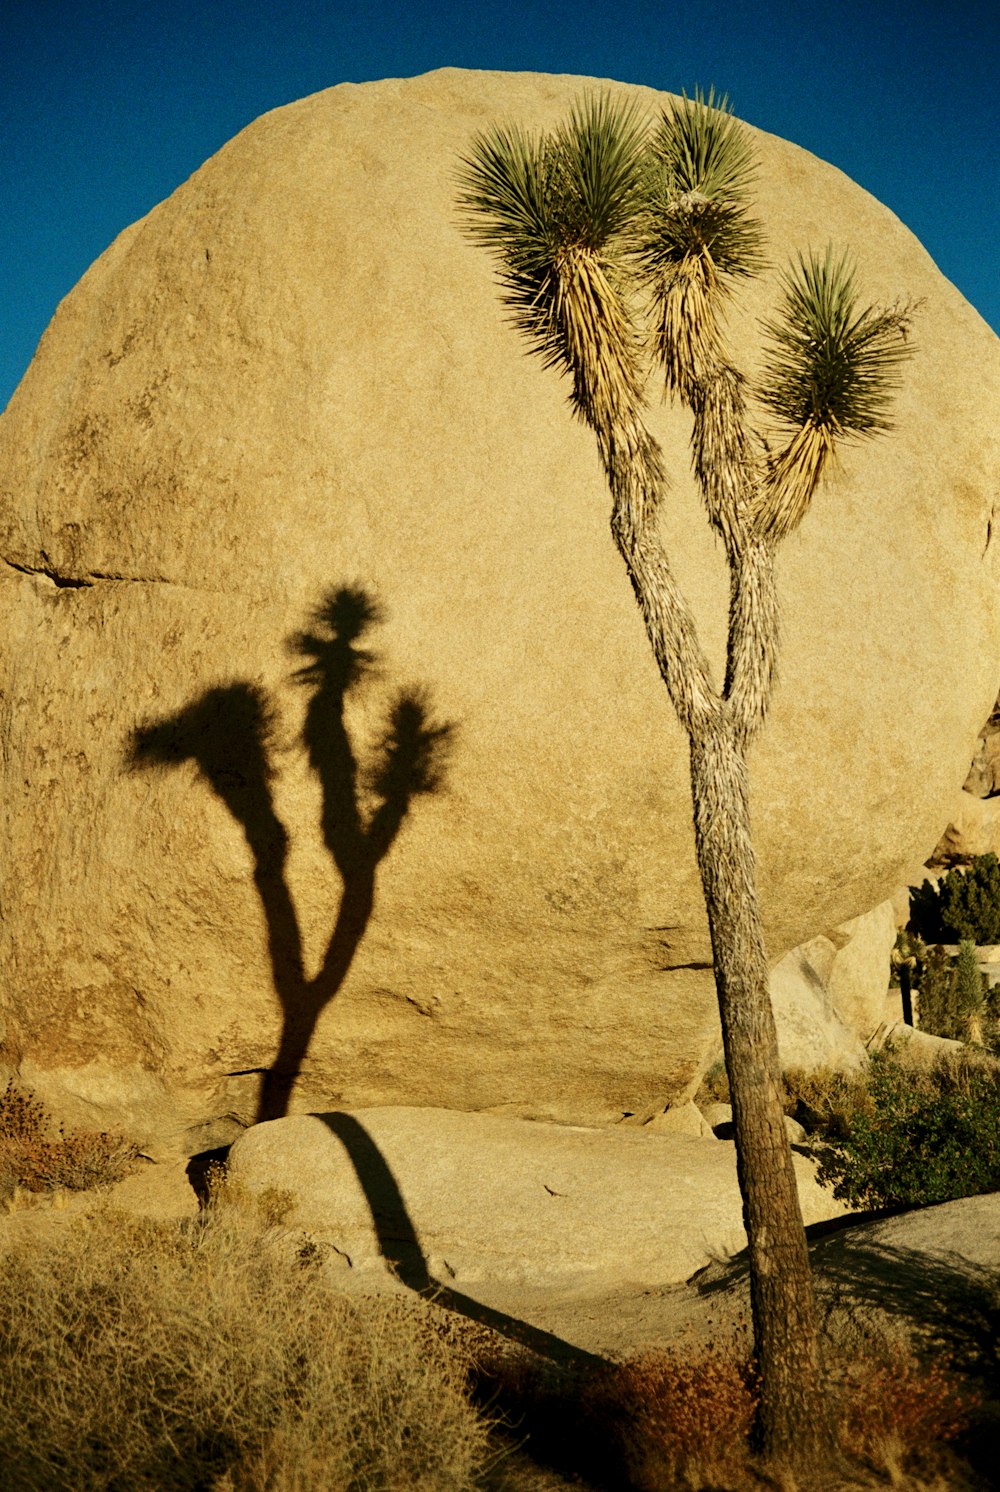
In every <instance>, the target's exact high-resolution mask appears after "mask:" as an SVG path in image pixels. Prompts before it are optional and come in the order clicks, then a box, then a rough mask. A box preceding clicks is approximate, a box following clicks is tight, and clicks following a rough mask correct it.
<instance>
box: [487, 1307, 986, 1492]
mask: <svg viewBox="0 0 1000 1492" xmlns="http://www.w3.org/2000/svg"><path fill="white" fill-rule="evenodd" d="M465 1335H466V1347H467V1350H469V1352H470V1354H471V1357H472V1359H473V1361H474V1365H475V1373H476V1374H477V1375H478V1378H479V1381H480V1384H481V1388H482V1390H483V1391H485V1394H486V1397H487V1398H488V1400H489V1402H491V1403H492V1404H493V1405H494V1406H495V1407H496V1408H498V1409H499V1410H501V1411H502V1412H503V1413H504V1414H505V1416H506V1418H507V1420H508V1422H509V1423H510V1424H512V1425H514V1426H515V1427H516V1428H517V1429H518V1430H519V1431H520V1433H521V1434H522V1435H523V1437H524V1438H525V1440H526V1443H527V1446H528V1449H529V1450H530V1451H531V1452H532V1453H533V1454H534V1455H535V1456H536V1458H537V1459H539V1460H541V1461H543V1462H549V1463H551V1464H553V1465H555V1466H556V1467H558V1469H559V1470H560V1471H561V1472H562V1473H563V1474H565V1475H570V1476H571V1475H573V1474H574V1473H576V1474H579V1473H582V1474H584V1475H585V1476H586V1477H587V1483H586V1485H588V1486H590V1485H593V1486H595V1487H601V1488H615V1489H616V1492H723V1489H725V1492H762V1489H764V1488H769V1489H772V1492H776V1489H780V1492H861V1489H866V1492H867V1489H876V1488H886V1487H893V1488H898V1489H904V1488H905V1489H908V1492H944V1489H945V1488H952V1489H960V1488H967V1489H973V1488H975V1487H977V1486H980V1485H981V1483H977V1481H976V1478H975V1476H974V1474H973V1473H972V1472H971V1471H970V1469H969V1468H968V1467H967V1466H966V1465H965V1463H964V1462H963V1461H962V1460H961V1458H960V1457H959V1456H958V1455H956V1454H955V1453H954V1451H953V1449H952V1444H953V1442H954V1441H955V1440H956V1439H957V1438H959V1437H960V1436H961V1435H962V1434H963V1432H964V1431H965V1430H966V1429H967V1427H968V1426H969V1424H970V1421H971V1420H973V1419H974V1417H975V1415H976V1412H977V1410H978V1407H979V1404H978V1401H977V1399H976V1398H975V1397H974V1396H970V1395H969V1394H968V1393H967V1392H966V1391H965V1390H964V1389H963V1387H962V1385H961V1381H960V1380H959V1379H958V1378H957V1377H956V1376H954V1375H953V1374H952V1373H951V1372H950V1370H949V1369H948V1367H947V1365H946V1364H943V1363H932V1364H924V1363H921V1362H919V1361H918V1360H917V1359H916V1358H914V1357H913V1356H912V1355H910V1354H909V1352H907V1351H906V1350H905V1349H904V1348H902V1347H900V1346H898V1345H895V1344H894V1345H887V1346H884V1347H882V1346H879V1347H878V1348H877V1349H876V1348H875V1347H871V1348H870V1350H869V1353H868V1355H866V1356H865V1357H864V1358H863V1359H860V1360H858V1359H854V1358H851V1359H849V1360H844V1361H838V1362H834V1363H832V1364H831V1368H832V1373H831V1380H830V1381H831V1384H834V1385H835V1387H834V1389H833V1392H834V1395H835V1398H834V1405H835V1412H836V1414H837V1419H838V1424H839V1432H840V1443H841V1446H842V1448H843V1453H844V1459H843V1464H842V1466H841V1467H839V1468H837V1469H834V1468H832V1467H824V1468H821V1469H820V1471H819V1473H818V1475H817V1476H816V1477H815V1478H814V1479H812V1480H810V1479H808V1478H802V1477H801V1476H800V1477H798V1478H791V1477H790V1476H788V1475H787V1474H782V1473H780V1472H775V1470H774V1469H773V1468H768V1467H767V1466H765V1465H763V1464H762V1463H761V1462H760V1460H759V1459H758V1458H757V1457H756V1456H755V1454H754V1453H753V1451H752V1448H751V1445H750V1431H751V1427H752V1424H753V1418H754V1411H755V1406H756V1398H755V1388H754V1377H753V1372H752V1369H751V1365H750V1356H749V1350H748V1344H747V1342H746V1339H745V1338H744V1337H742V1336H741V1337H738V1338H737V1339H734V1340H733V1341H732V1342H730V1343H726V1344H723V1345H721V1346H720V1345H713V1346H710V1347H708V1348H704V1347H697V1346H693V1345H687V1346H684V1347H678V1348H676V1349H673V1350H667V1351H663V1350H655V1351H646V1352H642V1353H639V1354H636V1355H635V1356H633V1357H628V1358H622V1359H620V1360H617V1361H612V1362H608V1363H606V1364H604V1365H602V1366H600V1367H598V1368H597V1369H594V1368H593V1367H592V1366H586V1365H581V1364H579V1363H577V1364H573V1363H571V1362H567V1363H565V1364H563V1365H562V1366H556V1365H553V1364H552V1363H549V1362H544V1361H542V1360H541V1359H538V1358H536V1357H533V1356H532V1354H530V1353H528V1352H526V1351H524V1350H522V1349H518V1348H516V1347H512V1346H511V1345H510V1343H504V1342H502V1341H500V1340H497V1339H493V1340H492V1341H491V1340H490V1334H489V1333H483V1332H482V1331H481V1330H480V1331H478V1332H477V1331H476V1330H475V1329H473V1332H472V1333H471V1334H468V1333H466V1334H465Z"/></svg>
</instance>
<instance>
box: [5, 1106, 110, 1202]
mask: <svg viewBox="0 0 1000 1492" xmlns="http://www.w3.org/2000/svg"><path fill="white" fill-rule="evenodd" d="M137 1157H138V1150H137V1148H136V1146H135V1145H133V1144H132V1142H131V1141H130V1140H128V1139H127V1138H126V1136H125V1135H121V1134H117V1133H113V1132H104V1133H101V1134H96V1133H92V1132H89V1131H71V1132H70V1133H68V1134H67V1133H65V1132H64V1131H63V1129H62V1128H61V1127H59V1128H56V1127H55V1126H54V1125H53V1124H52V1121H51V1120H50V1118H49V1115H48V1114H47V1112H46V1110H45V1108H44V1106H43V1105H42V1104H41V1103H39V1101H38V1100H37V1099H36V1098H34V1097H32V1095H31V1094H30V1093H22V1092H21V1091H20V1090H19V1089H17V1088H15V1087H14V1086H13V1085H12V1084H9V1085H8V1086H7V1088H6V1089H5V1090H4V1092H3V1093H0V1191H2V1192H4V1193H6V1194H7V1195H10V1194H11V1193H13V1191H14V1190H15V1188H17V1187H23V1188H24V1190H25V1191H29V1192H46V1191H56V1190H58V1189H59V1188H60V1187H65V1188H66V1189H67V1190H69V1191H88V1190H89V1189H90V1188H92V1187H98V1186H110V1185H113V1183H114V1182H116V1181H121V1180H122V1178H123V1177H125V1176H127V1175H129V1173H130V1172H131V1171H132V1170H133V1169H134V1167H135V1163H136V1160H137Z"/></svg>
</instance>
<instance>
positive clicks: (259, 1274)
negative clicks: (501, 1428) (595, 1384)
mask: <svg viewBox="0 0 1000 1492" xmlns="http://www.w3.org/2000/svg"><path fill="white" fill-rule="evenodd" d="M289 1245H290V1235H289V1234H287V1233H286V1232H284V1230H281V1229H276V1228H274V1227H268V1226H267V1225H266V1223H265V1222H264V1221H263V1220H258V1221H256V1222H255V1221H254V1220H253V1219H252V1218H251V1219H248V1216H247V1214H246V1212H245V1210H244V1209H242V1208H240V1207H238V1206H233V1205H223V1204H216V1205H213V1206H211V1207H210V1208H209V1209H208V1210H207V1211H206V1212H205V1213H204V1214H203V1216H202V1217H201V1218H200V1219H198V1220H197V1221H196V1222H193V1223H189V1224H185V1225H182V1226H178V1225H177V1224H166V1223H154V1222H151V1221H148V1220H136V1219H135V1218H131V1217H127V1216H125V1215H123V1214H120V1213H116V1212H115V1211H114V1210H112V1209H111V1208H109V1207H107V1206H103V1207H100V1206H99V1207H98V1208H97V1209H96V1210H95V1211H94V1212H93V1213H92V1214H91V1216H90V1217H89V1218H87V1219H86V1220H75V1221H74V1223H73V1224H70V1225H67V1226H66V1227H65V1228H63V1229H61V1230H60V1232H59V1236H58V1239H57V1241H56V1242H55V1243H54V1244H53V1245H50V1246H47V1247H44V1248H39V1247H38V1245H37V1243H36V1244H34V1245H33V1246H27V1245H22V1246H18V1245H17V1244H15V1245H14V1246H13V1247H12V1248H11V1250H10V1251H9V1253H8V1255H7V1257H6V1258H5V1260H4V1261H3V1266H2V1267H3V1274H4V1280H3V1289H2V1291H0V1352H2V1355H3V1359H4V1362H5V1371H4V1374H3V1375H2V1381H0V1463H2V1465H3V1485H4V1487H5V1488H6V1489H9V1492H43V1489H44V1492H51V1489H53V1488H67V1489H68V1488H72V1489H74V1492H98V1489H100V1492H126V1489H127V1492H139V1489H148V1492H153V1489H156V1492H174V1489H178V1492H179V1489H192V1492H193V1489H196V1488H197V1489H204V1492H366V1489H372V1492H375V1489H379V1492H404V1489H406V1492H466V1489H472V1488H476V1487H479V1486H481V1485H482V1481H483V1476H484V1474H485V1472H486V1469H487V1467H488V1464H489V1460H490V1455H491V1452H490V1444H489V1429H488V1425H487V1423H486V1420H485V1419H484V1417H483V1416H482V1415H481V1414H480V1413H478V1412H477V1411H476V1410H475V1409H473V1407H472V1406H471V1404H470V1403H469V1400H468V1398H467V1396H466V1392H465V1388H466V1379H465V1365H464V1361H463V1359H462V1358H461V1356H460V1355H457V1354H456V1353H455V1352H454V1350H449V1349H447V1348H446V1347H445V1346H444V1344H443V1343H441V1342H440V1340H439V1339H438V1338H437V1337H436V1336H435V1335H434V1333H433V1332H432V1331H431V1330H430V1329H429V1327H428V1324H427V1309H426V1308H425V1307H423V1306H419V1305H412V1304H410V1303H408V1302H400V1301H399V1300H397V1299H389V1300H385V1299H383V1300H369V1299H367V1298H354V1297H345V1296H344V1295H342V1294H337V1293H336V1292H335V1291H334V1290H333V1289H331V1288H330V1287H329V1285H328V1284H327V1283H325V1281H324V1276H323V1270H322V1267H321V1264H320V1263H319V1262H317V1260H316V1256H315V1254H312V1255H311V1254H310V1253H309V1251H308V1250H306V1251H303V1250H301V1249H298V1248H294V1247H290V1246H289Z"/></svg>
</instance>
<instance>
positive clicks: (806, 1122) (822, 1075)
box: [781, 1067, 868, 1139]
mask: <svg viewBox="0 0 1000 1492" xmlns="http://www.w3.org/2000/svg"><path fill="white" fill-rule="evenodd" d="M781 1077H782V1082H783V1084H784V1088H785V1113H786V1114H788V1115H790V1116H791V1118H793V1119H796V1120H797V1121H798V1122H799V1124H801V1125H802V1127H803V1128H804V1129H805V1130H807V1131H808V1132H809V1133H810V1134H815V1135H818V1136H820V1137H821V1138H834V1139H842V1138H844V1137H845V1136H846V1135H848V1134H849V1133H850V1128H851V1123H852V1121H853V1118H854V1115H855V1114H856V1113H857V1111H858V1108H859V1105H863V1104H864V1103H865V1102H866V1095H867V1091H868V1077H867V1073H866V1072H857V1073H854V1072H841V1071H838V1069H836V1068H833V1067H811V1068H806V1067H789V1068H786V1070H785V1071H784V1072H783V1073H782V1075H781Z"/></svg>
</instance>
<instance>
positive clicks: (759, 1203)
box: [691, 721, 833, 1464]
mask: <svg viewBox="0 0 1000 1492" xmlns="http://www.w3.org/2000/svg"><path fill="white" fill-rule="evenodd" d="M691 792H692V799H693V804H694V826H695V844H696V847H697V853H698V866H699V869H700V871H701V878H702V885H703V887H704V891H705V903H706V906H707V909H708V920H709V927H710V930H711V935H712V955H713V961H714V966H715V983H716V989H717V992H718V997H719V1014H720V1017H721V1021H722V1036H723V1043H724V1046H725V1053H726V1071H727V1073H728V1075H729V1087H730V1097H731V1101H732V1107H733V1121H734V1125H735V1130H736V1165H737V1172H738V1175H739V1182H740V1192H741V1195H742V1197H743V1218H744V1224H745V1227H746V1231H747V1239H748V1242H749V1250H750V1292H751V1304H752V1311H753V1329H754V1342H755V1345H756V1352H757V1365H758V1369H759V1373H760V1385H761V1390H760V1391H761V1399H760V1411H759V1426H758V1430H759V1437H760V1440H761V1443H762V1445H763V1446H764V1447H765V1449H766V1450H767V1451H768V1453H769V1454H770V1455H772V1456H774V1457H776V1458H778V1459H780V1460H785V1461H791V1462H795V1463H798V1464H802V1463H806V1464H809V1463H812V1462H814V1461H815V1460H816V1458H817V1456H818V1455H819V1454H821V1453H823V1452H825V1451H827V1450H828V1449H830V1448H831V1447H832V1445H833V1430H832V1424H831V1421H830V1418H829V1415H828V1413H827V1412H826V1407H825V1393H824V1387H823V1377H822V1367H821V1363H820V1357H819V1345H818V1334H817V1327H816V1312H815V1304H814V1298H813V1286H812V1275H811V1271H810V1266H809V1254H808V1249H807V1246H806V1237H805V1230H804V1227H803V1224H802V1213H801V1209H800V1207H799V1199H798V1190H797V1188H796V1184H795V1172H794V1170H793V1168H792V1156H791V1149H790V1146H789V1143H788V1136H787V1133H786V1131H785V1123H784V1113H783V1109H782V1105H781V1099H780V1096H779V1080H780V1068H779V1062H778V1041H777V1034H776V1031H775V1025H774V1014H773V1011H772V1009H771V1000H770V995H769V992H768V979H767V958H766V954H765V949H764V938H763V934H762V931H761V920H760V910H759V906H758V901H757V885H756V860H755V856H754V851H753V843H752V839H751V832H750V809H749V800H748V779H747V765H746V750H745V747H744V745H743V744H742V743H741V740H740V732H739V730H738V728H736V727H735V726H734V724H733V723H732V722H727V721H723V722H722V723H721V724H720V725H719V726H718V727H716V728H715V729H709V730H706V731H704V732H702V733H700V734H699V735H697V736H695V737H692V740H691Z"/></svg>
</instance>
